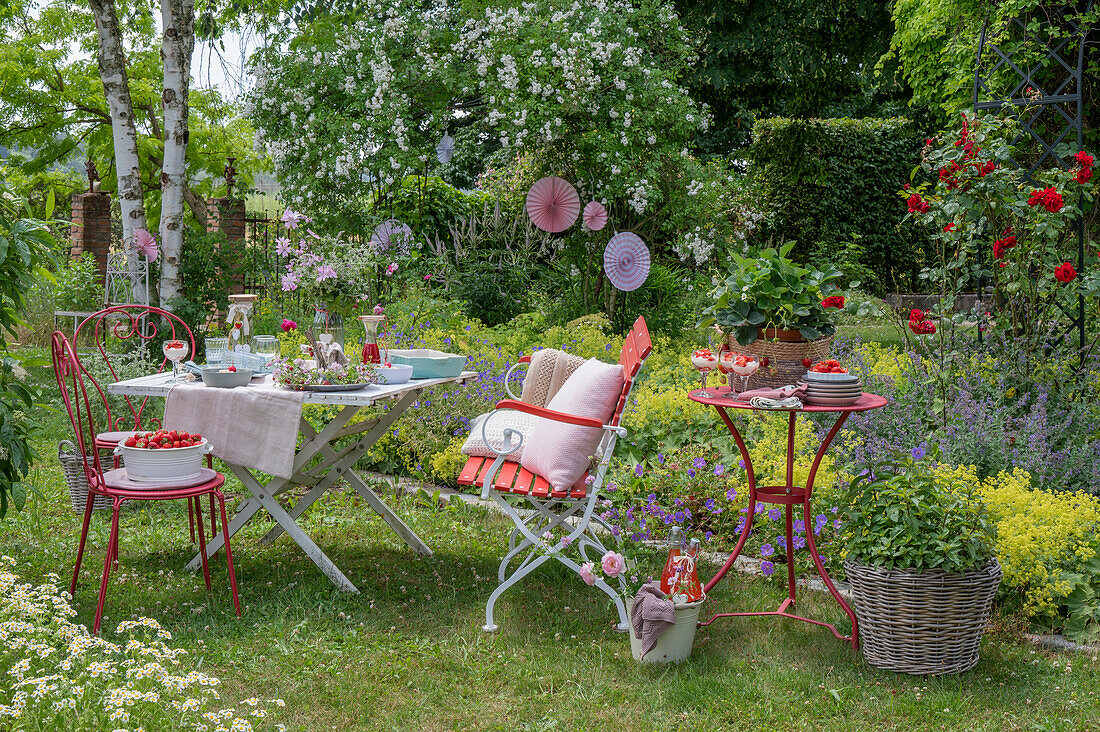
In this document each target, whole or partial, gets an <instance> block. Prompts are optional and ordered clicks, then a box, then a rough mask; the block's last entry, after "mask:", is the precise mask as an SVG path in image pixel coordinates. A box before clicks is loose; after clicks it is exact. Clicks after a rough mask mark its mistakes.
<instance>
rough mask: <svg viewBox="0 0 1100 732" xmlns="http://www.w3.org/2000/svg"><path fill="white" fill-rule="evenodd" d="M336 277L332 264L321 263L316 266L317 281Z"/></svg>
mask: <svg viewBox="0 0 1100 732" xmlns="http://www.w3.org/2000/svg"><path fill="white" fill-rule="evenodd" d="M335 278H336V270H335V269H333V268H332V265H329V264H322V265H321V266H320V267H318V268H317V281H318V282H324V281H325V280H331V279H335Z"/></svg>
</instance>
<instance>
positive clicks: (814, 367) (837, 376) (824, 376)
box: [802, 358, 858, 381]
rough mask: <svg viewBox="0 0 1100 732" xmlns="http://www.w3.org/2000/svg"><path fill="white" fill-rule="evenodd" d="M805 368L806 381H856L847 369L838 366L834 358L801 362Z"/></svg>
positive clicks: (838, 363)
mask: <svg viewBox="0 0 1100 732" xmlns="http://www.w3.org/2000/svg"><path fill="white" fill-rule="evenodd" d="M802 365H803V366H805V367H806V380H807V381H858V379H857V377H855V376H853V375H852V374H849V373H848V369H846V368H844V367H843V366H841V365H840V362H839V361H837V360H836V359H835V358H830V359H827V360H824V361H818V362H817V363H813V362H811V361H810V359H808V358H807V359H806V360H804V361H803V362H802Z"/></svg>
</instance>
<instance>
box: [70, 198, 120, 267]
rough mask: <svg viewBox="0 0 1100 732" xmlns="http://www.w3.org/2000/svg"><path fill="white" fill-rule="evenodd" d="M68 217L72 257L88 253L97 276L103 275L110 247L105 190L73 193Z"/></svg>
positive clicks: (107, 202)
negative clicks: (70, 213) (93, 257)
mask: <svg viewBox="0 0 1100 732" xmlns="http://www.w3.org/2000/svg"><path fill="white" fill-rule="evenodd" d="M71 220H72V227H71V229H70V232H69V237H70V239H69V240H70V243H71V244H72V248H71V249H70V253H71V254H72V256H73V257H74V258H75V257H79V256H80V255H82V254H83V253H84V252H91V253H92V254H93V255H94V256H95V263H96V267H98V268H99V274H100V277H101V278H106V276H107V253H108V252H109V251H110V249H111V197H110V196H109V195H107V194H106V193H74V194H73V212H72V218H71Z"/></svg>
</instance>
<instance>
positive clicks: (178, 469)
mask: <svg viewBox="0 0 1100 732" xmlns="http://www.w3.org/2000/svg"><path fill="white" fill-rule="evenodd" d="M213 449H214V448H213V446H211V444H210V443H209V442H208V441H207V440H206V438H205V437H204V438H203V440H202V442H200V443H199V444H198V445H192V446H191V447H167V448H161V449H158V450H150V449H148V448H145V447H127V446H126V445H124V444H122V443H121V442H120V443H119V444H118V446H117V447H116V448H115V455H121V456H122V461H123V465H125V466H126V475H127V476H128V477H129V478H130V480H134V481H138V482H141V481H147V482H156V483H161V482H166V481H171V480H190V479H193V478H197V477H198V476H199V473H200V472H201V471H202V461H203V458H204V457H205V456H206V455H207V453H209V452H211V451H212V450H213Z"/></svg>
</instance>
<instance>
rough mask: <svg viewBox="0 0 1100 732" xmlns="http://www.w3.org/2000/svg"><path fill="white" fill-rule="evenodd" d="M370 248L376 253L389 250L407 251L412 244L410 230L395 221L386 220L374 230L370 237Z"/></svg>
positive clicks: (407, 226)
mask: <svg viewBox="0 0 1100 732" xmlns="http://www.w3.org/2000/svg"><path fill="white" fill-rule="evenodd" d="M370 243H371V246H372V247H373V248H374V249H375V251H378V252H385V251H389V250H390V249H401V250H403V251H407V250H408V248H409V245H410V244H411V243H412V229H410V228H409V225H408V224H403V223H401V222H400V221H398V220H397V219H386V220H385V221H383V222H382V223H381V224H379V225H378V226H377V227H375V229H374V233H372V234H371V236H370Z"/></svg>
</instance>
